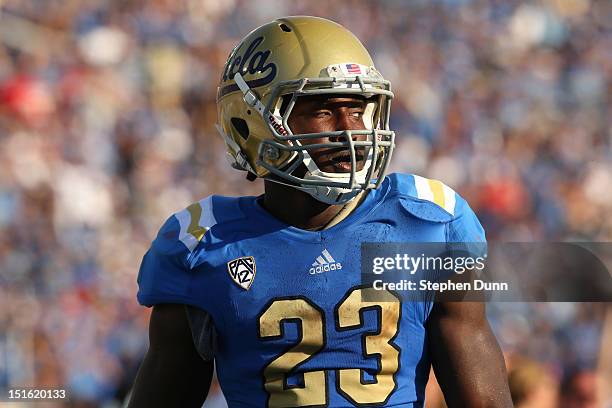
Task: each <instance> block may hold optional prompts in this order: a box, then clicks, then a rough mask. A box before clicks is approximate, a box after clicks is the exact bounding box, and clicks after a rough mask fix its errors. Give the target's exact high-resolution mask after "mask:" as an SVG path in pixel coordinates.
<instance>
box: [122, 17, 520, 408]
mask: <svg viewBox="0 0 612 408" xmlns="http://www.w3.org/2000/svg"><path fill="white" fill-rule="evenodd" d="M392 97H393V93H392V92H391V88H390V84H389V82H388V81H386V80H385V79H384V78H383V77H382V75H381V74H380V73H379V72H378V71H377V70H376V69H375V68H374V64H373V62H372V59H371V57H370V55H369V54H368V52H367V51H366V49H365V48H364V47H363V45H362V44H361V43H360V42H359V40H358V39H357V38H356V37H355V36H354V35H353V34H352V33H350V32H349V31H348V30H346V29H345V28H344V27H342V26H340V25H338V24H336V23H334V22H332V21H329V20H326V19H322V18H315V17H288V18H281V19H278V20H276V21H273V22H271V23H268V24H265V25H263V26H261V27H259V28H257V29H256V30H254V31H253V32H251V33H250V34H248V35H247V36H246V37H245V38H244V39H243V40H242V41H241V42H240V43H239V44H238V45H237V46H236V47H235V48H234V50H233V51H232V52H231V54H230V56H229V58H228V61H227V64H226V66H225V68H224V71H223V74H222V79H221V83H220V85H219V88H218V91H217V104H218V119H219V126H218V128H219V132H220V133H221V135H222V136H223V138H224V139H225V142H226V145H227V152H228V156H229V157H230V159H231V161H232V163H233V166H234V167H235V168H237V169H240V170H244V171H246V172H247V174H248V178H251V179H253V178H255V177H262V178H264V179H265V192H264V194H263V195H262V196H259V197H238V198H230V197H221V196H210V197H207V198H204V199H203V200H201V201H199V202H197V203H195V204H191V205H190V206H188V207H187V208H185V209H184V210H182V211H179V212H177V213H176V214H174V215H172V216H171V217H170V218H169V219H168V220H167V221H166V223H165V224H164V225H163V226H162V228H161V230H160V232H159V234H158V236H157V238H156V239H155V241H154V242H153V244H152V245H151V248H150V249H149V251H148V252H147V254H146V255H145V257H144V259H143V261H142V265H141V269H140V273H139V276H138V283H139V292H138V301H139V302H140V303H141V304H143V305H145V306H152V307H153V312H152V315H151V321H150V334H149V336H150V348H149V350H148V352H147V354H146V357H145V359H144V362H143V363H142V366H141V368H140V370H139V373H138V375H137V378H136V380H135V385H134V388H133V395H132V398H131V402H130V406H131V407H199V406H201V405H202V403H203V401H204V399H205V398H206V395H207V392H208V388H209V385H210V382H211V377H212V373H213V361H214V363H216V370H217V376H218V379H219V383H220V385H221V388H222V390H223V393H224V395H225V398H226V399H227V402H228V405H229V406H230V407H285V408H286V407H314V406H317V407H350V406H385V407H386V406H389V407H390V406H401V407H421V406H423V404H424V392H425V385H426V382H427V378H428V375H429V370H430V367H431V366H432V365H433V368H434V370H435V372H436V374H437V377H438V380H439V382H440V385H441V387H442V390H443V392H444V395H445V398H446V401H447V402H448V405H449V406H451V407H453V406H461V407H508V406H511V404H512V403H511V399H510V396H509V392H508V387H507V383H506V372H505V367H504V362H503V358H502V354H501V352H500V349H499V346H498V344H497V342H496V340H495V338H494V336H493V334H492V332H491V330H490V328H489V326H488V323H487V321H486V319H485V313H484V306H483V304H482V303H468V302H455V303H452V302H447V303H445V302H433V301H419V302H408V301H402V299H401V298H400V297H399V296H398V295H397V294H396V293H393V292H391V291H381V292H380V293H378V294H377V296H378V299H379V301H373V300H367V299H368V296H366V295H369V294H371V292H370V291H372V290H373V289H372V288H371V287H370V288H369V287H367V286H364V285H363V284H362V282H361V281H360V278H361V272H360V247H361V243H363V242H378V243H384V242H467V241H484V232H483V230H482V228H481V226H480V224H479V222H478V220H477V219H476V217H475V215H474V213H473V212H472V211H471V210H470V208H469V206H468V205H467V203H466V202H465V201H464V200H463V199H462V198H461V197H459V196H458V195H457V194H456V193H455V192H454V191H453V190H451V189H450V188H449V187H447V186H445V185H444V184H442V183H441V182H439V181H435V180H427V179H425V178H422V177H419V176H413V175H402V174H391V175H388V176H386V177H385V171H386V169H387V166H388V164H389V159H390V157H391V153H392V152H393V147H394V136H395V135H394V133H393V131H391V130H390V129H389V112H390V101H391V99H392Z"/></svg>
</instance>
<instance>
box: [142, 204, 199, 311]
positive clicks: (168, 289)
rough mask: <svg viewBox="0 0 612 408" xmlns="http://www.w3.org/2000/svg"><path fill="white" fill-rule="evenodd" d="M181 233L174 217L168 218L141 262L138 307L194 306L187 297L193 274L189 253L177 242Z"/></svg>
mask: <svg viewBox="0 0 612 408" xmlns="http://www.w3.org/2000/svg"><path fill="white" fill-rule="evenodd" d="M180 230H181V227H180V224H179V220H178V219H177V217H176V215H173V216H171V217H170V218H169V219H168V220H167V221H166V222H165V223H164V225H163V226H162V227H161V229H160V230H159V233H158V234H157V237H156V238H155V240H154V241H153V243H152V244H151V247H150V248H149V250H148V251H147V253H146V254H145V256H144V258H143V259H142V263H141V264H140V271H139V272H138V295H137V298H138V302H139V303H140V304H141V305H144V306H148V307H150V306H153V305H156V304H159V303H182V304H193V303H194V300H193V299H192V296H191V294H190V293H189V287H190V281H191V279H192V273H191V268H190V267H189V264H188V258H189V255H190V253H191V252H190V250H189V248H188V247H187V246H186V245H185V244H184V243H183V242H182V241H181V240H180V237H179V234H180Z"/></svg>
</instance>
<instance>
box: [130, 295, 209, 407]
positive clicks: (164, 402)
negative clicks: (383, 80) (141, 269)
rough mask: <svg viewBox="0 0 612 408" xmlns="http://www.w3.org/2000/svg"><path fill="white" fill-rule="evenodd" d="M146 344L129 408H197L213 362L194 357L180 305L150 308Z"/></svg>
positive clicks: (187, 325) (207, 383) (188, 331)
mask: <svg viewBox="0 0 612 408" xmlns="http://www.w3.org/2000/svg"><path fill="white" fill-rule="evenodd" d="M149 343H150V345H149V350H148V351H147V354H146V356H145V358H144V361H143V363H142V365H141V366H140V369H139V370H138V374H137V376H136V380H135V382H134V387H133V389H132V396H131V398H130V403H129V408H140V407H147V408H150V407H198V408H199V407H201V406H202V404H203V403H204V400H205V399H206V396H207V394H208V389H209V387H210V382H211V379H212V374H213V361H212V360H211V361H204V360H203V359H202V358H201V357H200V355H199V354H198V352H197V350H196V348H195V345H194V343H193V340H192V334H191V329H190V327H189V322H188V319H187V313H186V311H185V306H184V305H176V304H161V305H157V306H154V307H153V312H152V313H151V321H150V323H149Z"/></svg>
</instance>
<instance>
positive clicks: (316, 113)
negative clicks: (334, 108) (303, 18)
mask: <svg viewBox="0 0 612 408" xmlns="http://www.w3.org/2000/svg"><path fill="white" fill-rule="evenodd" d="M331 115H332V112H331V111H330V110H329V109H320V110H317V111H314V112H313V116H314V117H316V118H327V117H330V116H331Z"/></svg>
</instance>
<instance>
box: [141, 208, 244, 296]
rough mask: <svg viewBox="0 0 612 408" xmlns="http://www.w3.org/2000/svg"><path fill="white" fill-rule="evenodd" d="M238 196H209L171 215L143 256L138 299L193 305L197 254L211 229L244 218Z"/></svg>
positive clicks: (209, 240)
mask: <svg viewBox="0 0 612 408" xmlns="http://www.w3.org/2000/svg"><path fill="white" fill-rule="evenodd" d="M240 199H241V198H235V197H223V196H209V197H206V198H204V199H202V200H200V201H198V202H196V203H193V204H191V205H189V206H187V207H186V208H184V209H183V210H181V211H178V212H176V213H174V214H172V215H171V216H170V217H169V218H168V219H167V220H166V222H165V223H164V225H162V227H161V228H160V230H159V232H158V234H157V237H156V238H155V240H153V242H152V244H151V247H150V248H149V250H148V251H147V252H146V254H145V255H144V257H143V259H142V262H141V264H140V270H139V273H138V301H139V302H140V303H141V304H143V305H146V306H151V305H154V304H158V303H185V304H193V303H194V302H193V299H192V298H191V294H190V291H189V287H190V282H191V280H192V279H193V278H194V276H193V274H192V273H191V270H192V267H193V263H192V262H193V260H194V259H195V258H196V255H198V254H200V253H201V252H205V251H206V247H207V244H210V243H213V242H214V241H215V240H216V238H214V235H213V234H212V232H213V231H214V230H215V229H217V228H222V227H223V225H224V224H227V223H230V222H232V221H234V220H239V219H242V218H243V217H244V215H243V213H242V211H241V209H240Z"/></svg>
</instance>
